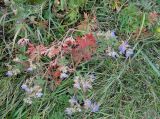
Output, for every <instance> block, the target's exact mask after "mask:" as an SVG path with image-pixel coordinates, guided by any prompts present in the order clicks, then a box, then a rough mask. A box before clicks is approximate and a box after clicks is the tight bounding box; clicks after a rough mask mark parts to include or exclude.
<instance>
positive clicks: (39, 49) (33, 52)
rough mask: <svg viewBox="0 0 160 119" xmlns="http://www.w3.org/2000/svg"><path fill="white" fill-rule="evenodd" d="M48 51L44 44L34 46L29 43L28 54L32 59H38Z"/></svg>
mask: <svg viewBox="0 0 160 119" xmlns="http://www.w3.org/2000/svg"><path fill="white" fill-rule="evenodd" d="M47 51H48V49H47V47H45V46H44V45H38V46H34V44H32V43H29V44H28V49H27V54H28V55H29V57H30V59H31V60H32V61H34V60H38V59H39V58H40V57H41V55H46V54H47Z"/></svg>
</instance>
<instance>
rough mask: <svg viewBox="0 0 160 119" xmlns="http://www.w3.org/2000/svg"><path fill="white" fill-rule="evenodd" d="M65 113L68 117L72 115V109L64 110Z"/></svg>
mask: <svg viewBox="0 0 160 119" xmlns="http://www.w3.org/2000/svg"><path fill="white" fill-rule="evenodd" d="M65 112H66V114H68V115H72V114H73V112H74V108H66V110H65Z"/></svg>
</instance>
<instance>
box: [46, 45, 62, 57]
mask: <svg viewBox="0 0 160 119" xmlns="http://www.w3.org/2000/svg"><path fill="white" fill-rule="evenodd" d="M60 51H61V48H60V47H58V48H56V47H55V46H52V47H51V48H49V51H48V57H49V58H52V57H54V56H55V55H58V54H59V53H60Z"/></svg>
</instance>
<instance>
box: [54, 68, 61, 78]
mask: <svg viewBox="0 0 160 119" xmlns="http://www.w3.org/2000/svg"><path fill="white" fill-rule="evenodd" d="M60 75H61V71H59V70H56V71H55V72H54V73H53V78H55V79H58V78H59V77H60Z"/></svg>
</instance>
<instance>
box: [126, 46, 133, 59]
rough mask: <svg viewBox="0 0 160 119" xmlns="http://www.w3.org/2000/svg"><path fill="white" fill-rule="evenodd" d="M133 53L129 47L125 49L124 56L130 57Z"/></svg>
mask: <svg viewBox="0 0 160 119" xmlns="http://www.w3.org/2000/svg"><path fill="white" fill-rule="evenodd" d="M133 54H134V51H133V49H131V48H129V49H127V50H126V54H125V56H126V58H129V57H131V56H132V55H133Z"/></svg>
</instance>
